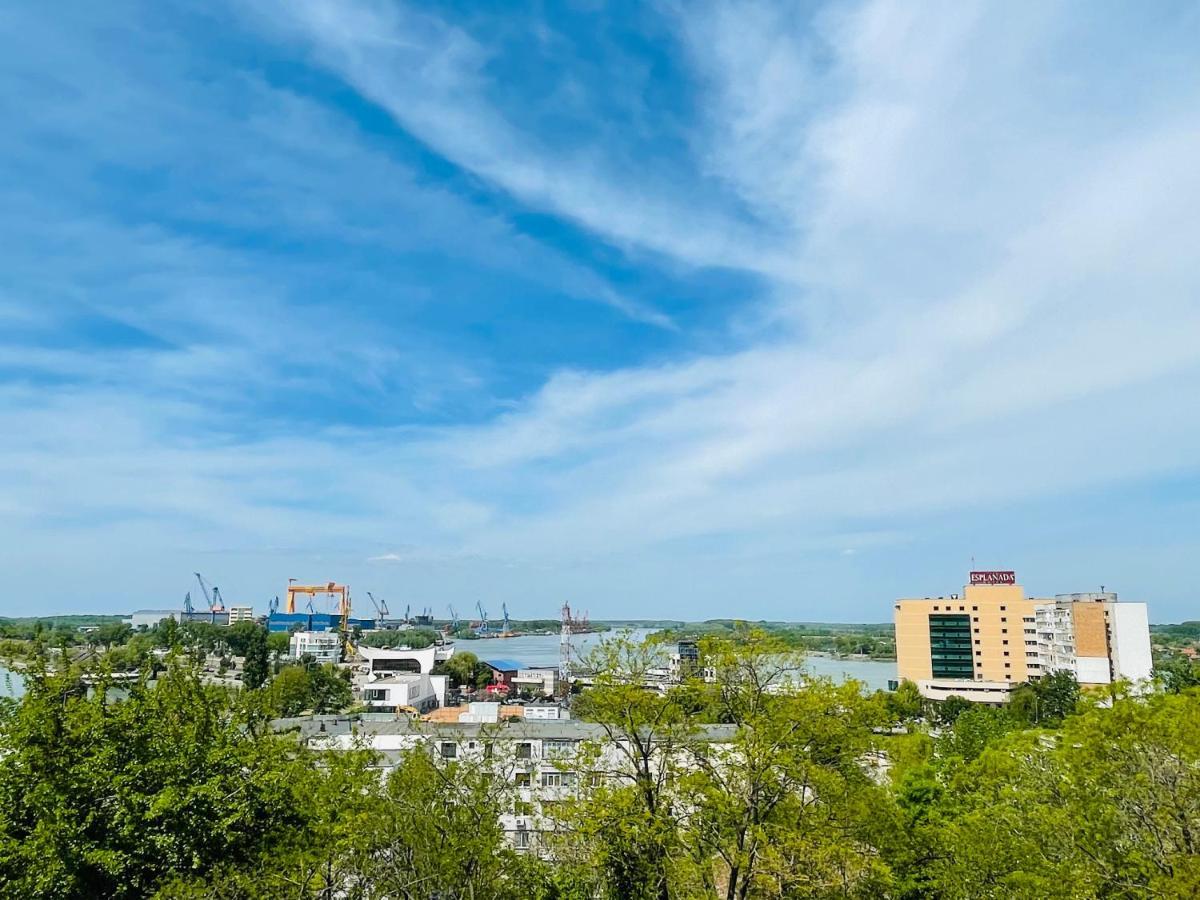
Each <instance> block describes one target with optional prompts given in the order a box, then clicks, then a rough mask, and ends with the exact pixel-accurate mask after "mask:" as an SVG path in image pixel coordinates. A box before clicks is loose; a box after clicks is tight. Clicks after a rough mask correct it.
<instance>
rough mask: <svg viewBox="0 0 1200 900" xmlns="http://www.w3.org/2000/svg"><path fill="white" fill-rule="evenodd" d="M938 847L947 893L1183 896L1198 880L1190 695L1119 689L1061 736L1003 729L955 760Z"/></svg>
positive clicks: (1196, 708) (1196, 716)
mask: <svg viewBox="0 0 1200 900" xmlns="http://www.w3.org/2000/svg"><path fill="white" fill-rule="evenodd" d="M948 788H949V790H948V791H947V794H948V796H953V797H954V804H953V806H952V807H951V808H950V810H949V815H948V816H947V818H946V826H945V828H944V835H945V842H944V845H943V847H942V851H943V852H942V853H941V854H939V857H938V858H937V859H936V860H935V861H933V862H932V863H931V866H930V871H931V873H932V876H933V878H934V880H935V882H936V883H937V884H938V886H939V889H940V891H941V892H942V893H943V894H945V895H947V896H953V897H964V898H972V897H997V896H1005V897H1015V898H1034V897H1039V898H1040V897H1062V898H1067V897H1129V898H1134V897H1172V898H1173V897H1192V896H1198V890H1200V868H1198V867H1197V859H1198V858H1200V830H1198V829H1197V827H1196V826H1197V824H1198V823H1200V696H1197V695H1196V694H1191V693H1185V694H1180V695H1158V696H1154V697H1151V698H1149V699H1146V700H1143V699H1137V698H1126V699H1118V700H1117V701H1115V702H1114V704H1113V706H1112V708H1111V709H1104V708H1096V709H1092V710H1090V711H1088V712H1086V713H1084V714H1082V715H1077V716H1072V717H1070V718H1068V719H1067V720H1066V721H1065V723H1064V726H1063V732H1062V735H1061V739H1060V740H1057V741H1047V740H1046V739H1045V736H1044V734H1042V733H1040V732H1037V731H1030V732H1021V733H1017V734H1014V735H1011V736H1009V737H1008V738H1006V739H1004V740H1002V741H1000V742H998V743H996V744H995V745H993V746H992V747H990V748H989V749H987V750H985V751H984V752H983V753H982V754H981V755H980V756H979V757H978V759H977V760H975V761H974V762H973V763H971V764H970V765H968V766H967V767H965V768H963V769H960V770H958V771H956V772H955V773H954V774H953V775H952V780H951V781H950V782H949V784H948Z"/></svg>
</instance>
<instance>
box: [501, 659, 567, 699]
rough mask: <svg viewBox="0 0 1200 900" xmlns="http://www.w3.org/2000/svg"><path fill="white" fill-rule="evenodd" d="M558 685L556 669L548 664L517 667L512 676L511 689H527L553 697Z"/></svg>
mask: <svg viewBox="0 0 1200 900" xmlns="http://www.w3.org/2000/svg"><path fill="white" fill-rule="evenodd" d="M557 686H558V669H557V668H550V667H549V666H538V667H531V668H528V669H518V670H517V674H516V675H515V676H514V677H513V680H512V687H513V690H516V691H520V690H527V691H532V692H533V693H535V694H542V695H544V696H546V697H553V696H554V691H555V688H556V687H557Z"/></svg>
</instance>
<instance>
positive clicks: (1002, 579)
mask: <svg viewBox="0 0 1200 900" xmlns="http://www.w3.org/2000/svg"><path fill="white" fill-rule="evenodd" d="M894 618H895V624H896V656H897V669H898V673H899V676H900V678H904V679H908V680H911V681H914V682H916V684H917V686H918V687H919V688H920V689H921V693H922V694H924V695H925V696H927V697H930V698H932V699H937V700H941V699H945V698H946V697H948V696H950V695H952V694H957V695H958V696H960V697H965V698H967V699H968V700H977V701H981V702H985V703H1002V702H1005V701H1006V700H1007V699H1008V695H1009V693H1010V692H1011V691H1012V689H1013V688H1014V687H1015V686H1017V685H1019V684H1024V683H1025V682H1028V681H1031V680H1034V679H1037V678H1040V677H1041V676H1042V675H1043V674H1045V673H1047V672H1052V671H1056V670H1067V671H1070V672H1072V674H1074V675H1075V677H1076V678H1077V679H1078V680H1079V682H1080V683H1081V684H1083V685H1097V684H1110V683H1111V682H1113V681H1115V680H1117V679H1127V680H1129V681H1132V682H1135V683H1136V682H1140V681H1143V680H1145V679H1147V678H1149V677H1150V674H1151V658H1150V630H1149V623H1148V620H1147V614H1146V604H1144V603H1124V602H1118V600H1117V595H1116V594H1115V593H1108V592H1100V593H1092V594H1059V595H1058V596H1056V597H1047V598H1035V597H1026V596H1025V591H1024V589H1023V588H1022V587H1021V585H1019V584H1017V580H1016V575H1015V573H1013V572H1008V571H1003V572H993V571H988V572H972V573H971V574H970V583H969V584H967V585H966V586H965V587H964V588H963V591H962V593H961V594H951V595H950V596H949V597H924V598H920V599H917V598H913V599H905V600H898V601H896V604H895V611H894Z"/></svg>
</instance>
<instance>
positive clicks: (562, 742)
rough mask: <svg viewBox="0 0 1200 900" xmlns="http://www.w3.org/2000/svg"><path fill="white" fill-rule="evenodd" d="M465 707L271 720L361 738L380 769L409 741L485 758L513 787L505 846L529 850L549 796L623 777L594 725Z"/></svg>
mask: <svg viewBox="0 0 1200 900" xmlns="http://www.w3.org/2000/svg"><path fill="white" fill-rule="evenodd" d="M472 707H473V708H474V714H475V715H476V716H478V718H474V719H471V720H468V719H467V717H466V715H464V717H463V718H462V719H460V720H459V721H458V722H457V723H448V724H439V725H431V724H429V723H425V722H419V721H418V722H414V721H410V720H408V719H403V718H401V719H395V720H389V721H375V720H370V719H366V718H363V719H359V718H356V717H347V716H306V717H302V718H298V719H283V720H280V721H278V722H277V723H276V727H278V728H281V729H285V728H286V729H292V728H295V729H297V730H298V731H299V732H300V734H301V736H302V738H303V739H306V740H308V741H309V742H310V743H311V744H313V745H314V746H321V747H329V748H332V749H336V748H346V749H349V748H350V747H353V746H356V745H357V743H358V742H360V741H364V740H365V741H366V742H367V743H368V744H369V745H370V746H371V748H372V749H373V750H375V751H377V752H378V753H379V754H380V757H381V760H382V762H381V768H382V769H384V770H386V769H387V768H389V767H390V766H393V765H395V764H396V762H397V761H398V760H399V758H400V755H401V754H402V753H404V752H405V751H407V750H410V749H413V748H416V747H428V748H429V749H430V750H431V751H432V752H433V754H434V755H435V756H436V757H438V758H440V759H443V760H458V759H466V758H475V759H489V760H491V761H492V765H494V766H495V767H496V770H497V771H498V772H501V773H503V774H504V777H506V778H509V779H511V780H512V784H513V786H514V787H515V789H516V794H517V799H518V803H517V805H516V806H515V807H513V808H512V809H510V810H509V811H507V812H505V813H504V814H502V815H501V817H500V821H501V824H502V826H503V828H504V831H505V836H506V838H507V840H508V841H509V843H510V844H511V845H512V846H513V847H515V848H517V849H519V850H527V851H529V852H539V850H540V849H541V838H540V836H541V834H542V833H544V832H548V831H553V830H554V829H555V828H556V823H555V821H554V818H553V804H554V803H555V802H557V801H561V800H563V799H565V798H567V797H569V796H571V795H572V794H574V793H576V792H578V791H582V790H587V789H588V788H589V787H594V786H598V785H599V784H601V783H603V781H606V780H609V779H613V778H615V779H618V780H620V779H624V778H628V777H629V776H628V775H625V774H622V773H624V772H626V771H627V770H626V764H625V758H624V757H623V756H622V755H621V753H620V752H619V750H618V749H617V748H616V747H615V745H613V744H612V743H611V742H610V741H609V740H608V735H607V733H606V732H605V730H604V728H603V727H602V726H600V725H597V724H595V723H592V722H583V721H578V720H573V719H571V720H566V721H526V720H522V719H516V720H513V721H510V722H502V723H498V722H497V717H498V714H499V704H488V703H479V704H472ZM484 707H494V708H492V709H484ZM735 733H736V727H735V726H733V725H705V726H702V728H701V732H700V735H699V737H700V738H701V739H702V740H708V741H712V742H714V743H718V744H720V743H724V742H728V741H730V740H732V738H733V736H734V735H735ZM584 741H587V742H589V743H594V744H595V746H597V747H598V748H599V751H600V752H599V758H598V759H593V758H592V757H591V756H590V755H587V756H581V755H580V754H579V748H580V744H581V742H584ZM680 763H681V764H685V763H686V761H685V760H683V759H681V760H680Z"/></svg>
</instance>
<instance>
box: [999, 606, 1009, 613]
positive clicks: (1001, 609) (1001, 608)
mask: <svg viewBox="0 0 1200 900" xmlns="http://www.w3.org/2000/svg"><path fill="white" fill-rule="evenodd" d="M1006 609H1008V607H1007V606H1001V607H1000V612H1004V611H1005V610H1006Z"/></svg>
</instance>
